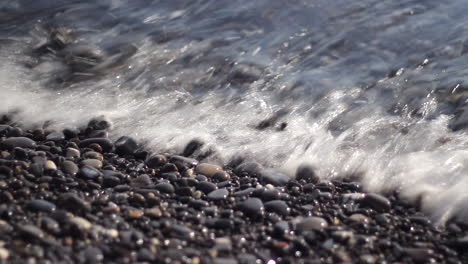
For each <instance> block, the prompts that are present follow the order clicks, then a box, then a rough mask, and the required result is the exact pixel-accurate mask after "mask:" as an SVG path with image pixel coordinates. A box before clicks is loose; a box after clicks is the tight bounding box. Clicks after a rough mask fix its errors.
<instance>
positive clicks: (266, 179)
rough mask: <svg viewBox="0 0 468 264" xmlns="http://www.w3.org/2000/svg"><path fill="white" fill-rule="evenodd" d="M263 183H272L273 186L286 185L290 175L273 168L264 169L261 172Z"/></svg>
mask: <svg viewBox="0 0 468 264" xmlns="http://www.w3.org/2000/svg"><path fill="white" fill-rule="evenodd" d="M260 181H261V182H262V184H271V185H273V186H284V185H286V183H288V181H289V177H288V176H286V175H284V174H282V173H280V172H276V171H273V170H263V171H262V172H261V173H260Z"/></svg>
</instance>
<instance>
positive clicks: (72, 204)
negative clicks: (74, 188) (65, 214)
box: [59, 193, 91, 212]
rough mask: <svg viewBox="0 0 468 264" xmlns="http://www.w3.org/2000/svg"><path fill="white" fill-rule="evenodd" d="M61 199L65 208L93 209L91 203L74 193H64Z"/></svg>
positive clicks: (83, 210) (71, 209)
mask: <svg viewBox="0 0 468 264" xmlns="http://www.w3.org/2000/svg"><path fill="white" fill-rule="evenodd" d="M59 201H60V204H61V206H62V207H63V208H65V209H67V210H69V211H72V212H88V211H91V205H90V204H89V203H88V202H86V201H85V200H83V199H81V198H80V197H78V195H76V194H74V193H65V194H62V195H61V196H60V198H59Z"/></svg>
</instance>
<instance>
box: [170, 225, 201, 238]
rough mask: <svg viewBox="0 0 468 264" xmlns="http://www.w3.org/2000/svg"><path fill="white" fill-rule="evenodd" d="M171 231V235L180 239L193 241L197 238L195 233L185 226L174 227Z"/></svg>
mask: <svg viewBox="0 0 468 264" xmlns="http://www.w3.org/2000/svg"><path fill="white" fill-rule="evenodd" d="M170 229H171V234H172V235H173V236H175V237H177V238H180V239H184V240H191V239H193V238H194V237H195V232H194V231H193V230H192V229H190V228H188V227H186V226H183V225H177V224H176V225H172V226H171V227H170Z"/></svg>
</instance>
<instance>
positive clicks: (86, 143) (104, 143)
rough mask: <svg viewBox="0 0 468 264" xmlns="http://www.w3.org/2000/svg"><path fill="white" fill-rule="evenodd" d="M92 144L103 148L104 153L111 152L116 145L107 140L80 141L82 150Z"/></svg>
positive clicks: (90, 139) (91, 139) (89, 139)
mask: <svg viewBox="0 0 468 264" xmlns="http://www.w3.org/2000/svg"><path fill="white" fill-rule="evenodd" d="M91 144H98V145H99V146H101V148H102V150H103V151H104V152H109V151H111V150H112V148H113V147H114V144H113V143H112V141H110V140H109V139H107V138H88V139H85V140H82V141H80V143H79V144H78V146H80V147H81V148H84V147H87V146H89V145H91Z"/></svg>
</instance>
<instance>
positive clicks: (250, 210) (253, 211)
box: [239, 198, 265, 217]
mask: <svg viewBox="0 0 468 264" xmlns="http://www.w3.org/2000/svg"><path fill="white" fill-rule="evenodd" d="M239 209H240V210H241V211H242V212H243V213H244V214H245V215H247V216H249V217H259V216H262V215H263V214H264V213H265V207H264V206H263V203H262V200H260V199H258V198H249V199H247V200H245V201H244V202H242V203H241V204H240V205H239Z"/></svg>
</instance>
